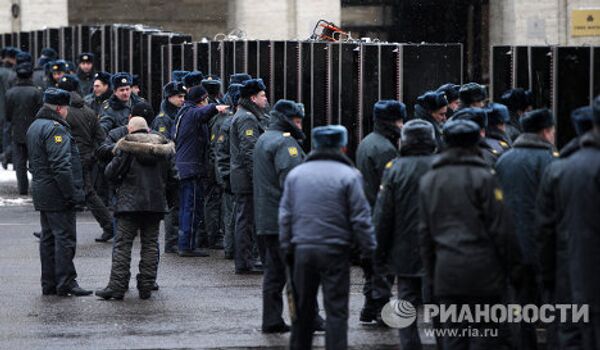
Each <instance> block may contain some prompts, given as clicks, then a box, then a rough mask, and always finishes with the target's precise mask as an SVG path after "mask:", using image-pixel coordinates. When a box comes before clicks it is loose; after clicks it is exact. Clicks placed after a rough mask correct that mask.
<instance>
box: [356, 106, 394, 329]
mask: <svg viewBox="0 0 600 350" xmlns="http://www.w3.org/2000/svg"><path fill="white" fill-rule="evenodd" d="M405 119H406V107H405V106H404V104H403V103H402V102H398V101H395V100H382V101H378V102H377V103H375V106H374V107H373V120H374V125H373V129H374V130H373V132H371V133H370V134H368V135H367V136H366V137H365V138H364V139H363V140H362V141H361V142H360V144H359V145H358V149H357V150H356V167H357V168H358V170H360V172H361V173H362V175H363V179H364V181H365V195H366V196H367V200H368V201H369V205H370V206H371V208H373V207H374V206H375V200H376V199H377V192H378V191H379V185H380V183H381V177H382V176H383V171H384V170H385V169H386V166H388V164H389V162H390V161H391V160H392V159H394V158H396V157H397V156H398V146H399V145H398V141H399V140H400V130H401V128H402V124H403V122H404V120H405ZM373 265H376V266H375V267H376V271H373V270H372V268H373ZM377 265H378V264H373V263H372V262H370V261H369V262H367V263H366V264H363V266H362V269H363V273H364V278H365V283H364V286H363V294H364V296H365V303H364V306H363V309H362V310H361V313H360V321H361V322H365V323H370V322H374V321H376V320H377V318H378V316H379V314H380V311H381V308H383V306H384V305H385V304H386V303H387V302H388V301H389V298H390V290H389V288H387V283H386V282H385V281H383V279H385V278H386V277H385V270H386V268H385V266H377Z"/></svg>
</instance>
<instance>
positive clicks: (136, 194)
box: [104, 132, 176, 215]
mask: <svg viewBox="0 0 600 350" xmlns="http://www.w3.org/2000/svg"><path fill="white" fill-rule="evenodd" d="M174 152H175V145H174V144H173V142H172V141H169V140H167V139H166V138H165V137H163V136H161V135H157V134H150V133H146V132H140V133H133V134H128V135H126V136H125V137H123V138H122V139H120V140H119V141H118V142H117V144H116V145H115V148H114V153H115V157H114V158H113V159H112V160H111V162H110V163H109V164H108V165H107V166H106V170H105V172H104V174H105V175H106V178H107V179H108V180H109V181H111V182H112V183H114V184H115V185H116V197H117V204H116V206H115V213H116V214H117V215H118V214H124V213H133V212H148V213H159V214H164V213H166V212H167V199H166V193H167V191H168V190H174V188H173V186H174V185H175V177H176V174H175V169H174V168H173V166H172V161H171V158H172V155H173V154H174Z"/></svg>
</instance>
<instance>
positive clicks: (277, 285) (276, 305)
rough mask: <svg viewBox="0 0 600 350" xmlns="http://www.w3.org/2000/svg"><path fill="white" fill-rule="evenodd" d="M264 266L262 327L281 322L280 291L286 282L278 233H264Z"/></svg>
mask: <svg viewBox="0 0 600 350" xmlns="http://www.w3.org/2000/svg"><path fill="white" fill-rule="evenodd" d="M260 239H262V240H263V243H264V246H265V266H264V275H263V285H262V288H263V292H262V294H263V318H262V328H263V329H266V328H269V327H274V326H278V325H280V324H283V323H284V321H283V318H281V314H282V312H283V298H282V292H283V287H284V286H285V282H286V275H285V262H284V259H283V257H282V256H281V250H280V249H279V236H278V235H264V236H261V237H260Z"/></svg>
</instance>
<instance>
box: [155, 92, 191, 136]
mask: <svg viewBox="0 0 600 350" xmlns="http://www.w3.org/2000/svg"><path fill="white" fill-rule="evenodd" d="M184 100H185V89H184V86H183V84H182V83H178V82H175V81H172V82H170V83H168V84H167V85H165V86H164V87H163V100H162V102H161V103H160V112H159V113H158V115H157V116H156V118H154V120H153V121H152V130H154V131H157V132H159V133H160V134H162V135H163V136H164V137H166V138H168V139H171V131H172V128H173V125H174V123H175V118H176V117H177V112H179V109H180V108H181V106H183V102H184Z"/></svg>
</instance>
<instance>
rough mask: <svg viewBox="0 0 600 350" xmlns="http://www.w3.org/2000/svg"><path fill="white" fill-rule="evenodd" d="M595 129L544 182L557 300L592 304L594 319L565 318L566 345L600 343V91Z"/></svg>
mask: <svg viewBox="0 0 600 350" xmlns="http://www.w3.org/2000/svg"><path fill="white" fill-rule="evenodd" d="M593 104H594V114H593V125H594V126H593V129H592V130H591V131H589V132H587V133H586V134H584V135H583V136H582V137H581V149H580V150H578V151H576V152H575V153H573V154H572V155H571V156H570V157H568V158H564V159H563V160H560V161H557V162H554V163H552V164H550V165H549V166H548V168H547V170H546V172H545V174H544V177H543V179H542V183H541V185H540V195H539V197H538V198H539V199H538V214H539V221H538V222H539V224H540V225H539V234H540V236H539V240H540V241H541V243H542V249H541V252H542V254H541V265H542V267H543V268H544V270H543V271H544V274H543V276H544V283H545V285H546V286H547V287H548V288H551V289H553V290H554V291H555V302H556V303H569V304H578V305H589V311H590V312H589V321H587V322H580V323H579V325H573V324H572V323H568V322H567V323H561V324H560V325H559V332H558V335H559V337H558V340H559V347H560V348H561V349H567V348H569V349H570V348H573V349H574V348H582V349H584V350H592V349H598V348H600V301H599V299H598V293H597V291H598V288H600V285H599V283H598V279H597V278H596V277H595V276H598V274H599V273H600V264H598V257H599V256H600V241H599V237H598V232H600V226H599V224H598V218H597V215H598V213H597V210H596V208H597V207H598V205H597V204H595V203H597V202H598V198H600V184H599V183H598V176H597V174H598V173H599V172H600V97H596V99H595V100H594V102H593ZM574 326H579V331H578V330H577V329H575V327H574Z"/></svg>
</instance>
